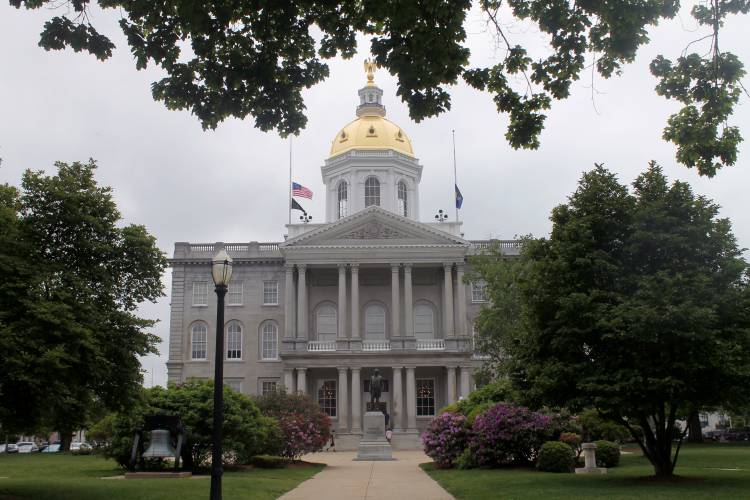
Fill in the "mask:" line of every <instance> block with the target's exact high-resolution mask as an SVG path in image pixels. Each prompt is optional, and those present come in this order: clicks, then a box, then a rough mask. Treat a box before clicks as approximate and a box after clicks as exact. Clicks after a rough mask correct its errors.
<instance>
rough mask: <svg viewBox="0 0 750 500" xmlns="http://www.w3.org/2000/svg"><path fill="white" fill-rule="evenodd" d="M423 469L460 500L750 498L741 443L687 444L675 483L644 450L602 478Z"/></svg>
mask: <svg viewBox="0 0 750 500" xmlns="http://www.w3.org/2000/svg"><path fill="white" fill-rule="evenodd" d="M422 468H423V469H424V470H425V471H426V472H427V473H428V474H429V475H430V476H432V478H434V479H435V480H436V481H437V482H438V483H440V484H441V485H442V486H443V487H444V488H445V489H446V490H448V491H449V492H450V493H452V494H453V495H454V496H455V497H456V498H457V499H459V500H461V499H471V500H481V499H493V500H495V499H522V498H524V499H525V498H545V499H549V498H554V499H567V498H570V499H581V498H601V499H604V498H606V499H612V500H614V499H639V500H643V499H647V500H654V499H666V498H669V499H681V500H682V499H691V498H710V499H714V498H716V499H721V498H727V499H733V500H734V499H747V498H750V445H747V444H739V443H737V444H735V443H728V444H706V445H687V446H683V448H682V450H681V451H680V457H679V460H678V463H677V469H676V473H677V475H678V476H679V477H678V478H676V480H674V481H672V482H662V481H655V480H654V479H653V478H651V477H649V476H651V475H652V474H653V469H652V468H651V465H650V464H649V463H648V461H647V460H646V459H645V458H643V457H642V456H641V455H640V453H636V454H633V455H623V456H622V459H621V461H620V466H619V467H616V468H613V469H610V470H609V471H608V473H607V474H606V475H601V476H594V475H580V474H554V473H545V472H537V471H533V470H526V469H499V470H478V469H477V470H465V471H464V470H440V469H435V468H434V467H433V464H431V463H429V464H423V465H422ZM720 469H741V470H739V471H737V470H720Z"/></svg>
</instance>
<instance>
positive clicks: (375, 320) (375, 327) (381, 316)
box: [365, 304, 385, 340]
mask: <svg viewBox="0 0 750 500" xmlns="http://www.w3.org/2000/svg"><path fill="white" fill-rule="evenodd" d="M365 338H367V339H368V340H379V339H385V308H383V306H381V305H378V304H372V305H370V306H368V307H367V309H365Z"/></svg>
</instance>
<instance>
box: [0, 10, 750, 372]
mask: <svg viewBox="0 0 750 500" xmlns="http://www.w3.org/2000/svg"><path fill="white" fill-rule="evenodd" d="M685 3H686V5H687V6H688V8H685V9H683V12H682V13H681V16H679V18H676V19H674V20H671V21H666V22H664V23H663V24H662V25H661V26H659V27H658V28H655V29H653V30H651V38H652V40H653V42H652V43H651V44H650V45H649V46H647V47H645V48H643V49H642V50H641V52H640V53H639V57H638V58H637V60H636V61H635V63H633V64H631V65H629V66H627V67H626V68H625V71H624V74H623V75H622V76H621V77H619V78H613V79H611V80H602V79H601V78H595V79H594V89H595V90H594V91H593V92H592V87H591V77H590V74H588V73H587V74H586V76H585V77H584V78H582V81H580V82H577V83H575V84H574V85H573V92H572V96H571V98H570V99H568V100H567V101H565V102H557V103H554V106H553V110H552V111H551V112H550V114H549V117H548V119H547V122H546V129H545V131H544V133H543V134H542V136H541V143H542V146H541V148H540V149H539V150H537V151H514V150H513V149H512V148H511V147H510V146H508V144H507V143H506V142H505V139H504V137H503V134H504V133H505V128H506V126H507V122H508V120H507V117H505V116H501V115H498V114H497V113H496V111H495V108H494V105H493V104H492V101H491V98H490V96H489V95H486V94H483V93H480V92H477V91H475V90H472V89H470V88H468V87H467V86H466V85H463V84H459V85H457V86H455V87H454V88H453V89H452V90H451V93H452V97H453V104H452V109H451V111H450V112H448V113H446V114H443V115H441V116H439V117H437V118H432V119H428V120H425V121H423V122H422V123H419V124H417V123H414V122H413V121H411V120H410V119H409V116H408V112H407V109H406V106H405V105H403V104H402V103H401V102H399V101H398V99H397V98H396V96H395V92H396V82H395V79H394V78H393V77H391V76H390V75H388V74H386V72H385V71H382V70H381V71H380V72H378V73H377V75H376V82H377V83H378V84H379V85H380V86H381V87H382V88H383V90H384V103H385V105H386V107H387V112H388V118H389V119H391V120H392V121H394V122H395V123H397V124H399V125H400V126H402V127H403V129H404V130H405V131H406V132H407V133H408V134H409V136H410V137H411V139H412V144H413V146H414V149H415V152H416V154H417V156H418V157H419V159H420V161H421V163H422V164H423V165H424V171H423V177H422V183H421V188H420V198H421V200H420V202H421V206H420V213H421V214H422V218H423V219H424V220H429V219H431V218H432V217H433V215H434V214H435V212H436V211H437V210H438V209H443V210H448V211H449V213H451V214H453V210H452V209H451V207H452V203H453V198H452V195H453V192H452V189H453V164H452V149H451V140H450V138H451V130H455V133H456V143H457V144H456V151H457V160H458V184H459V186H460V188H461V191H462V192H463V195H464V209H463V210H462V213H461V219H462V220H464V232H465V234H466V237H467V238H469V239H485V238H488V237H494V238H513V237H514V236H515V235H520V234H529V233H531V234H534V235H536V236H544V235H547V234H548V232H549V230H550V222H549V219H548V217H549V213H550V210H551V209H552V208H553V207H554V206H555V205H557V204H559V203H561V202H564V201H565V199H566V197H567V196H568V195H569V194H570V193H571V192H572V191H573V190H574V189H575V186H576V182H577V180H578V178H579V177H580V174H581V172H583V171H584V170H587V169H590V168H591V167H592V166H593V164H594V162H603V163H604V164H605V165H606V166H607V167H608V168H610V169H611V170H613V171H614V172H616V173H617V174H618V176H619V178H620V180H621V181H623V182H628V183H630V182H631V181H632V180H633V179H634V178H635V176H636V175H637V174H638V173H639V172H641V171H642V170H643V169H645V168H646V166H647V163H648V161H649V160H652V159H653V160H656V161H657V162H659V163H660V164H661V165H662V166H663V167H664V170H665V172H666V174H667V175H668V176H669V177H670V178H671V179H680V180H683V181H686V182H689V183H690V184H691V185H692V186H693V187H694V189H695V190H696V191H697V192H698V193H701V194H704V195H706V196H708V197H710V198H713V199H714V200H715V201H716V202H718V203H719V204H720V205H721V206H722V213H721V214H722V216H725V217H729V218H730V219H731V220H732V222H733V224H734V231H735V234H736V236H737V238H738V240H739V243H740V245H741V246H742V247H750V218H749V217H748V208H750V202H749V201H748V192H749V191H748V186H750V165H748V163H749V162H750V145H748V143H750V109H748V108H749V107H750V99H748V98H747V97H745V98H744V100H743V101H742V103H741V105H740V107H739V109H738V111H737V112H736V113H735V115H734V117H733V119H732V121H733V123H734V124H735V125H738V126H739V127H740V129H741V131H742V133H743V134H744V136H745V137H746V138H747V139H746V142H745V144H744V145H743V146H742V148H741V151H740V155H739V159H738V161H737V164H736V165H735V166H734V167H731V168H727V169H725V170H724V171H721V172H720V173H719V174H718V175H717V176H716V177H715V178H713V179H710V180H709V179H703V178H699V177H698V175H697V174H696V173H695V172H694V171H690V170H687V169H686V168H684V167H682V166H680V165H678V164H677V163H676V162H675V160H674V153H675V149H674V147H673V146H672V145H670V144H667V143H664V142H663V141H661V139H660V137H661V131H662V129H663V127H664V125H665V123H666V119H667V117H668V116H669V115H670V114H671V113H673V112H674V111H675V110H676V109H678V106H677V105H676V104H675V103H673V102H669V101H666V100H665V99H663V98H661V97H659V96H657V95H656V94H655V93H654V91H653V88H654V85H655V83H656V81H655V79H654V78H653V77H652V76H651V75H650V73H649V72H648V63H649V62H650V61H651V59H652V58H653V57H654V56H656V55H657V54H664V55H666V56H667V57H670V58H676V57H677V56H679V55H680V53H681V51H682V50H683V49H684V47H685V46H686V45H687V44H688V43H689V42H690V41H692V40H695V39H698V38H700V37H701V36H703V35H705V30H701V29H698V27H697V26H696V24H695V22H694V21H693V19H692V18H691V17H690V15H689V4H688V3H687V2H685ZM53 14H54V13H53V12H51V11H49V10H41V11H36V12H29V11H25V10H20V11H19V10H16V9H13V8H11V7H9V6H8V5H7V3H4V4H2V5H0V158H2V159H3V163H2V166H1V167H0V182H9V183H11V184H19V183H20V178H21V175H22V172H23V171H24V170H25V169H35V170H38V169H46V170H47V171H49V172H52V171H53V163H54V162H55V161H56V160H62V161H75V160H86V159H88V158H90V157H91V158H94V159H96V160H97V161H98V162H99V170H98V173H97V178H98V180H99V182H100V183H101V184H104V185H110V186H112V187H113V188H114V196H115V199H116V201H117V204H118V206H119V208H120V210H121V212H122V214H123V217H124V219H125V222H126V223H138V224H145V225H146V226H147V228H148V230H149V231H150V232H151V233H152V234H154V235H156V237H157V238H158V244H159V246H160V247H161V249H162V250H164V251H165V252H166V253H167V254H168V255H170V256H171V254H172V251H173V248H174V243H175V242H176V241H190V242H214V241H224V242H248V241H281V240H282V239H283V235H284V233H285V228H284V224H286V222H287V208H286V207H287V189H288V187H287V180H288V160H289V142H288V140H284V139H281V138H280V137H279V136H278V135H276V134H275V133H263V132H260V131H258V130H256V129H255V128H254V127H253V123H252V121H250V120H246V121H238V120H229V121H227V122H225V123H223V124H222V125H220V126H219V128H218V129H217V130H215V131H208V132H204V131H203V130H202V129H201V126H200V124H199V122H198V120H197V119H196V118H194V117H193V116H191V115H190V113H189V112H177V111H168V110H167V109H166V108H165V107H164V106H163V105H162V104H161V103H158V102H155V101H153V99H152V98H151V92H150V84H151V82H152V81H154V80H156V79H158V78H160V77H161V72H160V71H159V70H158V68H150V69H148V70H145V71H136V69H135V65H134V62H133V59H132V57H131V55H130V53H129V51H128V48H127V46H126V44H125V41H124V39H123V37H122V35H121V33H120V31H119V28H118V27H117V24H116V23H117V20H118V18H119V14H118V13H116V12H114V11H105V12H99V11H95V12H93V16H92V21H93V23H94V24H95V26H96V27H97V28H98V29H99V30H100V31H102V32H104V33H106V34H107V35H108V36H110V38H112V39H113V41H114V42H115V43H116V45H117V47H118V48H117V50H116V51H115V53H114V56H113V57H112V58H111V59H110V60H108V61H106V62H99V61H97V60H96V59H95V58H94V57H92V56H90V55H87V54H76V53H74V52H72V51H64V52H59V51H58V52H45V51H44V50H42V49H41V48H39V47H38V46H37V42H38V34H39V31H40V29H41V27H42V25H43V23H44V22H45V21H46V20H47V19H49V18H50V17H52V15H53ZM749 28H750V17H748V16H744V17H743V16H740V17H735V18H731V19H730V20H729V21H728V23H727V25H726V27H725V28H724V29H723V31H722V32H721V41H720V46H721V47H722V49H724V50H731V51H733V52H734V53H735V54H737V55H738V56H739V57H740V58H741V59H742V60H743V61H744V62H745V64H746V66H750V45H749V44H747V31H748V29H749ZM467 30H468V31H469V33H470V37H469V40H468V45H469V47H470V49H471V52H472V64H474V65H477V66H478V65H487V64H492V63H493V61H496V60H497V59H498V58H499V57H500V56H502V52H501V51H498V50H497V49H496V48H495V43H494V41H493V38H492V37H491V36H490V35H489V34H488V32H487V30H486V27H485V24H484V21H483V19H482V17H481V15H480V14H479V13H472V14H471V15H470V17H469V19H468V21H467ZM508 30H509V33H511V35H512V37H513V38H512V39H513V41H514V43H521V44H524V45H527V46H531V47H534V48H535V49H536V50H537V52H536V53H535V54H536V55H537V56H541V55H543V54H544V53H545V52H544V51H545V39H546V38H545V37H544V36H543V35H542V34H540V33H539V32H538V30H536V29H534V27H533V26H532V25H530V24H527V23H515V24H511V25H509V26H508ZM696 47H697V49H698V51H699V52H701V53H702V52H704V51H706V50H708V46H706V45H703V46H701V45H697V46H696V45H694V46H693V48H696ZM367 48H368V44H367V42H366V40H365V39H364V38H362V39H361V40H360V53H359V54H358V56H357V57H355V58H354V59H352V60H348V61H344V60H341V59H337V60H333V61H331V62H330V63H329V65H330V73H331V75H330V78H329V79H328V80H326V81H325V82H324V83H322V84H320V85H318V86H316V87H315V88H313V89H310V90H309V91H307V92H306V93H305V104H306V106H307V116H308V118H309V121H308V126H307V129H306V130H305V131H303V132H302V133H301V134H300V136H299V137H297V138H295V139H294V141H293V170H294V179H295V180H297V181H298V182H301V183H302V184H304V185H305V186H307V187H309V188H310V189H312V191H313V192H314V193H315V196H314V199H313V201H312V203H310V202H308V203H306V205H305V206H306V207H309V209H308V211H309V212H310V213H311V214H312V215H313V217H314V220H315V221H321V220H323V219H324V200H323V196H322V195H323V185H322V182H321V177H320V166H321V165H322V164H323V160H324V159H325V158H326V156H327V154H328V150H329V148H330V144H331V139H332V138H333V137H334V136H335V134H336V133H337V131H338V130H339V129H340V128H341V127H342V126H343V125H345V124H346V123H348V122H349V121H350V120H351V119H352V118H353V117H354V108H355V106H356V105H357V103H358V98H357V89H358V88H359V87H361V86H362V85H363V84H364V81H365V77H364V73H363V71H362V61H363V60H364V59H365V58H366V57H367V56H368V51H367ZM748 81H750V80H748ZM748 81H746V82H745V86H746V87H750V85H748ZM305 201H306V200H305ZM169 280H170V275H169V273H167V274H166V275H165V276H164V284H165V290H166V291H168V290H169V286H168V285H169ZM141 312H142V314H143V315H145V316H148V317H151V318H155V319H159V320H160V323H159V324H158V326H157V327H156V328H155V333H157V334H158V335H159V336H160V337H161V338H162V339H163V340H164V342H162V344H161V345H160V351H161V352H166V350H167V349H166V339H167V336H168V330H169V325H168V322H169V297H168V296H167V297H164V298H163V299H162V300H161V301H160V302H159V303H158V304H153V305H151V304H148V305H145V306H144V307H142V309H141ZM165 361H166V357H165V356H163V355H162V356H151V357H148V358H146V359H144V360H143V365H144V367H145V369H147V370H148V371H149V372H150V373H151V374H152V375H147V376H146V384H147V385H150V384H151V379H152V377H153V381H154V383H156V384H159V383H162V384H163V383H164V382H165V380H166V367H165V364H164V363H165Z"/></svg>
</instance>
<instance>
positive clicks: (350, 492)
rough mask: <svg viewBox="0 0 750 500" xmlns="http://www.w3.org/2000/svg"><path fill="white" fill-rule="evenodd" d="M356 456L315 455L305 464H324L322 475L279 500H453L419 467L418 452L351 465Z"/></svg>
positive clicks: (421, 457) (420, 457)
mask: <svg viewBox="0 0 750 500" xmlns="http://www.w3.org/2000/svg"><path fill="white" fill-rule="evenodd" d="M355 455H356V452H353V451H339V452H335V453H334V452H327V453H314V454H311V455H307V456H305V457H303V458H302V459H303V460H306V461H308V462H317V463H325V464H326V465H327V467H326V468H325V469H323V470H322V471H321V472H319V473H318V474H316V475H315V476H313V477H312V478H311V479H308V480H307V481H305V482H304V483H302V484H300V485H299V486H297V487H296V488H295V489H293V490H292V491H290V492H289V493H287V494H285V495H283V496H282V497H280V498H281V499H282V500H310V499H318V498H326V499H327V500H350V499H362V500H453V496H451V495H450V494H449V493H448V492H447V491H445V490H444V489H443V488H442V487H440V485H438V484H437V483H436V482H435V481H433V480H432V478H431V477H430V476H428V475H427V474H426V473H425V472H424V471H422V469H420V468H419V464H421V463H424V462H429V461H430V459H429V458H428V457H427V456H426V455H425V454H424V453H422V452H421V451H394V452H393V457H394V458H395V459H396V460H393V461H390V462H354V461H352V459H353V458H354V457H355Z"/></svg>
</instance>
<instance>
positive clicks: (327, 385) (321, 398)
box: [318, 380, 336, 417]
mask: <svg viewBox="0 0 750 500" xmlns="http://www.w3.org/2000/svg"><path fill="white" fill-rule="evenodd" d="M318 405H320V409H321V410H323V411H324V412H325V413H326V414H327V415H328V416H329V417H335V416H336V381H335V380H324V381H323V384H321V386H320V389H318Z"/></svg>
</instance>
